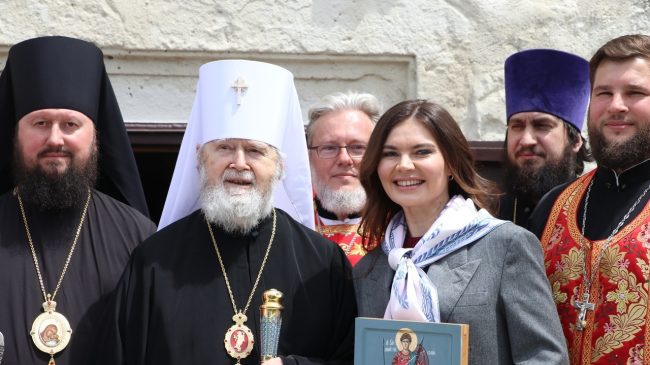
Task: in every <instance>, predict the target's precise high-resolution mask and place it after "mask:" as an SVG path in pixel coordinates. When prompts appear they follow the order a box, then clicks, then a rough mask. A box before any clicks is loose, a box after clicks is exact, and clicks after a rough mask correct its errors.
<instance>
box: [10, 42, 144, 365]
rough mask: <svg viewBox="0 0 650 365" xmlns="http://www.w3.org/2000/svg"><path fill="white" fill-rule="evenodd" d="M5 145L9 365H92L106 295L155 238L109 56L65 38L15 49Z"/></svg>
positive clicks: (11, 59) (12, 51)
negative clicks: (139, 250) (131, 257)
mask: <svg viewBox="0 0 650 365" xmlns="http://www.w3.org/2000/svg"><path fill="white" fill-rule="evenodd" d="M0 138H2V143H0V148H1V149H2V151H3V152H2V153H0V189H1V190H0V191H1V192H2V193H3V195H2V196H0V288H2V291H1V292H2V294H0V332H2V333H3V334H4V337H5V351H4V362H3V364H21V365H32V364H34V365H44V364H47V363H50V364H55V363H56V364H57V365H66V364H92V363H94V361H95V359H96V357H97V356H98V354H97V353H96V352H95V347H96V342H97V341H98V340H99V337H98V336H97V329H98V328H100V327H101V324H102V321H103V316H104V314H105V311H106V298H107V297H108V295H109V293H110V292H111V291H112V290H113V289H114V287H115V285H116V283H117V281H118V279H119V276H120V274H121V273H122V271H123V270H124V267H125V266H126V263H127V260H128V258H129V255H130V253H131V251H132V250H133V248H134V247H135V246H136V245H138V244H139V243H140V242H141V241H143V240H144V239H145V238H146V237H148V236H149V235H150V234H151V233H153V232H154V231H155V225H154V224H153V222H151V221H150V220H149V219H148V218H146V217H145V215H144V214H146V213H147V208H146V205H145V201H144V195H143V193H142V187H141V185H140V182H139V180H138V172H137V169H136V166H135V159H134V158H133V152H132V150H131V147H130V146H129V142H128V138H127V135H126V131H125V128H124V123H123V121H122V118H121V115H120V110H119V107H118V105H117V101H116V99H115V95H114V94H113V90H112V88H111V85H110V82H109V80H108V76H107V75H106V72H105V70H104V63H103V58H102V52H101V51H100V50H99V49H98V48H97V47H95V46H94V45H93V44H91V43H88V42H85V41H82V40H78V39H72V38H65V37H42V38H35V39H30V40H27V41H24V42H21V43H18V44H16V45H14V46H13V47H11V49H10V51H9V57H8V60H7V64H6V67H5V69H4V71H3V72H2V76H0ZM12 142H13V143H12ZM98 176H101V178H100V179H99V182H98V183H97V184H96V183H95V180H96V179H97V177H98ZM105 194H108V195H105ZM127 204H128V205H127ZM129 205H130V206H129ZM131 206H132V207H131ZM138 210H139V211H138ZM143 213H144V214H143Z"/></svg>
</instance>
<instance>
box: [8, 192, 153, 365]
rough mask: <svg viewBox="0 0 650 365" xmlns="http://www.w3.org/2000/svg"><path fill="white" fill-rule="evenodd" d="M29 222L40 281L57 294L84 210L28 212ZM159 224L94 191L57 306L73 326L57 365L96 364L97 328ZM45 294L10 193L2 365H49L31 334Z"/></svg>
mask: <svg viewBox="0 0 650 365" xmlns="http://www.w3.org/2000/svg"><path fill="white" fill-rule="evenodd" d="M25 210H26V214H27V221H28V223H29V228H30V231H31V235H32V239H33V242H34V246H35V249H36V253H37V257H38V260H39V265H40V270H41V273H42V275H43V281H44V284H45V289H46V290H47V291H48V292H49V293H52V292H53V291H54V288H55V287H56V283H57V281H58V279H59V276H60V275H61V270H62V269H63V265H64V263H65V260H66V257H67V255H68V253H69V251H70V246H71V244H72V240H73V237H74V234H75V230H76V229H77V226H78V225H79V220H80V218H81V208H78V209H72V210H67V211H61V212H58V213H52V212H50V213H45V212H39V211H38V210H37V209H33V208H31V207H29V206H25ZM155 229H156V227H155V225H154V224H153V222H151V221H150V220H149V219H148V218H146V217H145V216H143V215H142V214H140V212H138V211H136V210H135V209H133V208H131V207H129V206H127V205H124V204H122V203H120V202H118V201H117V200H115V199H113V198H111V197H109V196H107V195H104V194H102V193H100V192H97V191H94V192H93V196H92V199H91V201H90V204H89V206H88V213H87V216H86V221H85V223H84V225H83V228H82V230H81V234H80V236H79V241H78V242H77V246H76V249H75V251H74V254H73V256H72V259H71V260H70V265H69V267H68V270H67V273H66V275H65V278H64V279H63V283H62V285H61V288H60V289H59V292H58V293H57V295H56V297H55V298H54V300H55V301H56V302H57V312H59V313H61V314H63V315H64V316H65V317H66V318H67V319H68V321H69V322H70V326H71V327H72V331H73V332H72V337H71V340H70V343H69V344H68V346H67V348H66V349H64V350H63V351H62V352H60V353H59V354H57V355H55V361H56V364H57V365H66V364H74V365H80V364H93V363H94V361H95V358H96V356H97V353H96V352H95V343H96V341H97V339H98V338H99V337H98V333H99V327H100V322H101V321H102V319H103V317H104V315H105V314H106V308H107V307H106V305H107V298H108V297H109V295H110V293H111V292H112V291H113V289H114V288H115V285H116V284H117V282H118V280H119V278H120V275H121V274H122V272H123V271H124V267H125V266H126V263H127V261H128V259H129V254H130V253H131V251H133V249H134V248H135V246H137V245H138V244H139V243H140V242H142V241H143V240H144V239H145V238H147V237H148V236H149V235H151V234H152V233H153V232H155ZM42 304H43V294H42V292H41V288H40V286H39V283H38V278H37V275H36V270H35V268H34V262H33V259H32V254H31V252H30V249H29V245H28V241H27V237H26V234H25V228H24V226H23V221H22V218H21V216H20V211H19V208H18V201H17V199H16V197H14V196H13V195H12V193H11V192H8V193H5V194H3V195H2V196H0V332H2V333H3V334H4V341H5V351H4V358H3V360H2V365H18V364H20V365H30V364H38V365H44V364H47V362H48V361H49V355H46V354H45V353H43V352H41V351H40V350H38V349H37V348H36V347H35V346H34V344H33V342H32V338H31V336H30V335H29V331H30V330H31V327H32V322H33V321H34V319H35V318H36V317H37V316H38V315H39V314H41V313H42V312H43V310H42Z"/></svg>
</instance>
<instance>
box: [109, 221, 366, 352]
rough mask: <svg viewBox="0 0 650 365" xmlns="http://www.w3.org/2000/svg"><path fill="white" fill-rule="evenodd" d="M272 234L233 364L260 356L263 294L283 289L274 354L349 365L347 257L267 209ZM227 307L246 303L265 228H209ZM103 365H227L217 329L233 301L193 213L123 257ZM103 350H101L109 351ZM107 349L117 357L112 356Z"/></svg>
mask: <svg viewBox="0 0 650 365" xmlns="http://www.w3.org/2000/svg"><path fill="white" fill-rule="evenodd" d="M276 212H277V229H276V236H275V239H274V242H273V246H272V248H271V251H270V254H269V256H268V261H267V263H266V266H265V268H264V271H263V273H262V277H261V279H260V282H259V285H258V288H257V291H256V292H255V294H254V296H253V301H252V303H251V305H250V308H249V309H248V311H247V312H246V313H245V314H246V315H247V316H248V321H247V322H246V325H247V326H248V327H249V328H250V329H251V331H252V333H253V336H254V337H255V344H254V348H253V352H252V353H251V355H250V356H249V357H247V358H245V359H243V360H242V361H241V363H242V364H255V365H258V364H259V363H260V350H259V348H260V347H259V345H260V337H259V334H260V314H259V307H260V305H261V304H262V298H261V297H262V292H264V291H265V290H268V289H271V288H274V289H278V290H280V291H281V292H282V293H283V294H284V301H283V305H284V310H283V312H282V317H283V321H282V329H281V332H280V341H279V346H278V347H279V348H278V354H279V355H282V356H283V362H284V364H351V363H352V357H353V346H354V318H355V316H356V313H357V311H356V303H355V298H354V289H353V287H352V280H351V270H350V264H349V262H348V260H347V258H346V257H345V254H344V253H343V251H341V249H340V248H339V247H338V246H337V245H334V244H332V243H331V242H329V241H328V240H326V239H324V238H322V237H321V236H320V235H319V234H318V233H316V232H314V231H312V230H310V229H308V228H305V227H304V226H302V225H301V224H299V223H297V222H296V221H294V220H293V219H292V218H290V217H289V216H288V215H287V214H286V213H284V212H282V211H280V210H276ZM212 227H213V231H214V234H215V238H216V240H217V243H218V246H219V250H220V252H221V255H222V258H223V261H224V264H225V269H226V272H227V275H228V279H229V280H230V285H231V288H232V291H233V295H234V298H235V302H236V305H237V307H238V309H242V308H243V307H244V305H245V304H246V300H247V299H248V297H249V295H250V293H251V289H252V287H253V284H254V282H255V279H256V277H257V274H258V271H259V269H260V266H261V264H262V260H263V258H264V254H265V252H266V249H267V247H268V243H269V238H270V235H271V229H272V217H271V216H269V217H268V218H266V219H264V220H263V221H262V222H261V223H260V225H259V226H258V227H257V228H255V229H254V230H253V231H252V233H250V234H248V235H245V236H241V235H240V236H238V235H231V234H227V233H226V232H225V231H223V230H222V229H220V228H218V227H216V226H214V225H213V226H212ZM115 300H116V303H117V304H116V308H115V309H116V310H115V316H116V319H115V322H116V323H115V325H114V326H113V328H112V329H109V332H110V334H109V335H108V339H107V340H106V341H104V343H105V345H106V351H104V352H105V353H106V354H107V355H106V356H104V355H102V360H104V361H105V363H107V364H156V365H160V364H201V365H209V364H215V365H216V364H234V363H235V360H234V359H232V358H231V357H230V356H229V355H228V354H227V352H226V350H225V348H224V336H225V334H226V331H227V330H228V328H229V327H230V326H232V325H233V324H234V322H233V320H232V317H233V314H234V312H233V307H232V304H231V300H230V297H229V295H228V289H227V288H226V285H225V281H224V277H223V274H222V270H221V268H220V267H219V263H218V261H217V256H216V253H215V249H214V247H213V244H212V242H211V238H210V235H209V231H208V227H207V224H206V222H205V218H204V216H203V214H202V213H201V212H200V211H196V212H194V213H192V214H191V215H189V216H187V217H185V218H183V219H181V220H179V221H178V222H176V223H173V224H172V225H170V226H168V227H165V229H163V230H161V231H160V232H158V233H157V234H155V235H153V236H152V237H151V238H149V239H148V240H147V241H146V242H144V243H143V244H142V245H141V246H140V247H138V248H137V249H136V250H135V251H134V253H133V256H132V258H131V261H130V263H129V266H128V269H127V271H126V272H125V274H124V276H123V277H122V279H121V281H120V284H119V285H118V288H117V291H116V296H115ZM109 354H110V355H109ZM111 355H116V356H117V357H118V358H113V357H112V356H111Z"/></svg>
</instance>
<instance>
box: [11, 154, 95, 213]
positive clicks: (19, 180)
mask: <svg viewBox="0 0 650 365" xmlns="http://www.w3.org/2000/svg"><path fill="white" fill-rule="evenodd" d="M15 146H18V145H17V144H15ZM97 158H98V157H97V149H96V148H93V149H92V151H91V153H90V156H89V158H88V161H86V163H85V164H84V165H83V166H78V165H77V164H76V163H74V161H72V163H71V164H70V166H69V167H68V168H67V169H66V170H65V172H64V173H62V174H57V173H54V174H52V173H47V172H45V171H44V170H43V169H42V168H41V167H40V166H36V167H34V168H31V169H30V168H28V167H27V166H25V162H24V160H23V159H22V156H20V152H19V151H18V147H16V148H14V163H13V166H12V169H13V176H14V180H15V181H14V182H15V184H16V186H18V189H19V191H20V197H21V198H22V200H23V201H24V202H25V203H26V204H28V205H31V206H34V207H36V208H38V209H39V210H40V211H60V210H63V209H68V208H75V207H81V206H83V204H84V203H85V202H86V199H87V196H88V188H92V187H93V186H95V181H96V180H97Z"/></svg>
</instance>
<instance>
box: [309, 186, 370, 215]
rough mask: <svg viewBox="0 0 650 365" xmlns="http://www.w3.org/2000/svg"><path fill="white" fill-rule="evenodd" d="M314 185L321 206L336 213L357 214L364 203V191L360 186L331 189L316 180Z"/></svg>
mask: <svg viewBox="0 0 650 365" xmlns="http://www.w3.org/2000/svg"><path fill="white" fill-rule="evenodd" d="M314 185H315V186H316V196H317V197H318V201H320V203H321V205H322V206H323V208H325V209H327V210H328V211H330V212H332V213H334V214H336V215H346V216H347V215H350V214H358V213H359V212H361V210H362V209H363V206H364V205H365V204H366V191H365V190H363V187H362V186H357V187H356V188H354V189H353V190H332V189H330V188H328V187H327V186H325V185H324V184H320V183H319V182H318V181H316V182H315V183H314Z"/></svg>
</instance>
